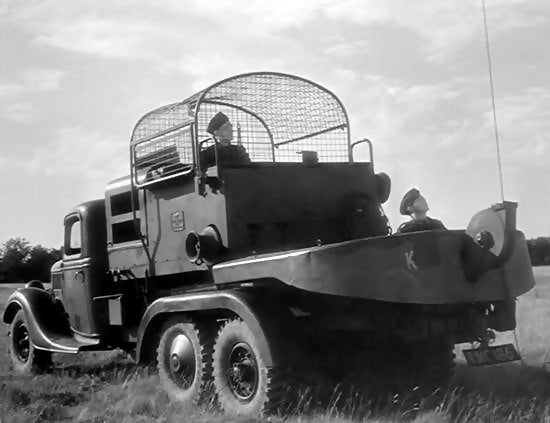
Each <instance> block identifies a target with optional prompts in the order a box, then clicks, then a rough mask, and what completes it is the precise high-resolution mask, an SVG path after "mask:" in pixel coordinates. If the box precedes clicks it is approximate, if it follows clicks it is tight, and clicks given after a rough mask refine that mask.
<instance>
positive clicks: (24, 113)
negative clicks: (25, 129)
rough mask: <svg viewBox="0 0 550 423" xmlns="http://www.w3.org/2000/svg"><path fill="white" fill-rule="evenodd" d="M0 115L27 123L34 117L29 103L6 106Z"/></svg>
mask: <svg viewBox="0 0 550 423" xmlns="http://www.w3.org/2000/svg"><path fill="white" fill-rule="evenodd" d="M2 117H3V118H5V119H8V120H12V121H15V122H20V123H28V122H30V121H32V119H33V117H34V112H33V107H32V106H31V104H29V103H16V104H11V105H9V106H6V107H5V108H4V111H3V113H2Z"/></svg>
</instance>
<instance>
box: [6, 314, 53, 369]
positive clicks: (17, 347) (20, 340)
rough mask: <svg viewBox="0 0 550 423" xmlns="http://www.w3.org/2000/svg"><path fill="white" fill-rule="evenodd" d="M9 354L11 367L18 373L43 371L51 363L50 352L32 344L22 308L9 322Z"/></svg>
mask: <svg viewBox="0 0 550 423" xmlns="http://www.w3.org/2000/svg"><path fill="white" fill-rule="evenodd" d="M9 354H10V359H11V363H12V366H13V369H14V370H15V371H16V372H19V373H27V374H36V373H43V372H44V371H46V370H48V369H49V368H50V367H51V365H52V354H51V353H50V352H49V351H42V350H39V349H37V348H36V347H35V346H34V345H33V343H32V341H31V339H30V335H29V324H28V321H27V316H26V314H25V312H24V311H23V310H19V311H18V312H17V314H16V315H15V317H14V319H13V321H12V322H11V326H10V343H9Z"/></svg>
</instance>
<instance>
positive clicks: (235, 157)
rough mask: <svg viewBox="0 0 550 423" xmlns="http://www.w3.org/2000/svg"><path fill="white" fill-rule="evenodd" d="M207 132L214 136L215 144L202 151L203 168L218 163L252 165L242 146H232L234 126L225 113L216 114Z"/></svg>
mask: <svg viewBox="0 0 550 423" xmlns="http://www.w3.org/2000/svg"><path fill="white" fill-rule="evenodd" d="M206 131H207V132H208V133H209V134H212V136H213V137H214V141H215V144H214V145H211V146H210V147H208V148H206V149H204V150H203V151H201V164H202V167H203V168H207V167H209V166H213V165H215V164H216V162H217V163H218V164H225V165H232V164H233V165H242V164H249V163H250V157H249V156H248V153H247V152H246V150H245V148H244V147H243V146H242V145H233V144H231V141H232V140H233V125H232V124H231V122H230V121H229V118H228V117H227V116H226V115H225V114H224V113H222V112H218V113H216V114H215V115H214V117H213V118H212V119H211V120H210V122H209V123H208V127H207V128H206ZM216 150H217V151H216ZM216 158H217V161H216Z"/></svg>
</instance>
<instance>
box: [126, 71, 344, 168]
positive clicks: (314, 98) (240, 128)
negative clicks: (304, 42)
mask: <svg viewBox="0 0 550 423" xmlns="http://www.w3.org/2000/svg"><path fill="white" fill-rule="evenodd" d="M219 111H222V112H223V113H225V114H226V115H227V116H228V117H229V119H230V121H231V122H232V124H233V127H234V140H233V142H234V143H237V144H241V145H243V146H244V147H245V148H246V150H247V152H248V154H249V155H250V158H251V160H252V161H253V162H297V161H300V160H301V155H299V154H297V153H299V152H301V151H317V153H318V156H319V161H321V162H347V161H349V160H350V128H349V119H348V115H347V112H346V110H345V108H344V106H343V104H342V103H341V102H340V100H339V99H338V98H337V97H336V95H334V94H333V93H332V92H330V91H329V90H327V89H326V88H324V87H322V86H320V85H318V84H316V83H314V82H312V81H309V80H307V79H304V78H301V77H297V76H293V75H288V74H282V73H275V72H255V73H248V74H241V75H237V76H234V77H231V78H227V79H224V80H222V81H220V82H217V83H215V84H213V85H211V86H210V87H208V88H206V89H205V90H203V91H200V92H198V93H197V94H195V95H193V96H191V97H189V98H188V99H186V100H184V101H181V102H177V103H173V104H169V105H167V106H163V107H161V108H159V109H156V110H153V111H152V112H150V113H148V114H146V115H145V116H143V117H142V118H141V119H140V121H139V122H138V123H137V125H136V126H135V128H134V131H133V133H132V138H131V146H132V147H131V148H132V162H133V163H134V162H135V157H134V156H135V151H136V148H137V146H138V145H139V144H143V143H149V144H154V140H156V139H159V140H160V139H166V138H167V137H166V136H167V135H168V134H170V133H172V132H174V131H178V130H180V129H181V128H183V127H185V126H187V125H190V124H192V125H193V127H194V128H193V131H192V132H193V144H194V145H193V146H188V147H186V150H187V151H188V150H189V149H192V151H193V155H194V158H195V160H196V158H197V154H198V152H197V150H198V146H199V144H201V146H202V145H208V143H210V142H211V141H208V140H209V139H211V138H212V136H211V135H210V134H208V133H207V132H206V128H207V126H208V123H209V121H210V119H211V118H212V117H213V116H214V115H215V114H216V113H217V112H219ZM178 148H179V149H181V148H183V147H182V146H178ZM142 149H143V146H142ZM185 157H186V158H187V160H189V157H190V155H189V154H185ZM184 164H193V163H184Z"/></svg>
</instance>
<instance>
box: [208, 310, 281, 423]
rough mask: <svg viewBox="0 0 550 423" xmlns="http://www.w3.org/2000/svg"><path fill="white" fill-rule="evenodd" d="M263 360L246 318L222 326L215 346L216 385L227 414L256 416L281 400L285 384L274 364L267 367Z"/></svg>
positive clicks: (274, 406)
mask: <svg viewBox="0 0 550 423" xmlns="http://www.w3.org/2000/svg"><path fill="white" fill-rule="evenodd" d="M262 336H263V335H262ZM264 360H265V357H263V356H262V353H261V351H260V349H259V348H258V344H257V342H256V339H255V336H254V334H253V333H252V331H251V330H250V328H249V327H248V326H247V325H246V323H245V322H244V321H242V320H240V319H234V320H229V321H227V322H226V323H225V325H223V326H222V327H221V329H220V331H219V332H218V337H217V339H216V343H215V347H214V357H213V368H214V387H215V389H216V394H217V398H218V402H219V404H220V406H221V408H222V409H223V410H224V411H225V412H226V413H228V414H233V415H235V414H242V415H249V416H256V415H261V414H264V413H267V412H270V411H273V410H274V409H275V408H276V407H277V406H278V405H279V404H280V403H281V401H282V399H283V396H284V384H283V383H282V380H281V378H280V377H277V376H278V370H277V369H276V368H275V366H274V367H272V368H267V367H266V365H265V361H264Z"/></svg>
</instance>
